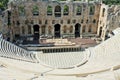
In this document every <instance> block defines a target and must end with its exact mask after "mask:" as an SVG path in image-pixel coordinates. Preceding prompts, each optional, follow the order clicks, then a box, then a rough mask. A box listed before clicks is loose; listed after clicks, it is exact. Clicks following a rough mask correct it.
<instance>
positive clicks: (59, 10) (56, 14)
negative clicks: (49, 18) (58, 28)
mask: <svg viewBox="0 0 120 80" xmlns="http://www.w3.org/2000/svg"><path fill="white" fill-rule="evenodd" d="M55 17H61V7H60V6H56V7H55Z"/></svg>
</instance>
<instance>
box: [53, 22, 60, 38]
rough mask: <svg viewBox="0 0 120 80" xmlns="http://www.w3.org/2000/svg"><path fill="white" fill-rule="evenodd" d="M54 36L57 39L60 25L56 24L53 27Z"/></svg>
mask: <svg viewBox="0 0 120 80" xmlns="http://www.w3.org/2000/svg"><path fill="white" fill-rule="evenodd" d="M54 36H55V37H56V38H59V37H60V24H56V25H55V26H54Z"/></svg>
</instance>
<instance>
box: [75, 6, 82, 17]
mask: <svg viewBox="0 0 120 80" xmlns="http://www.w3.org/2000/svg"><path fill="white" fill-rule="evenodd" d="M81 13H82V6H77V9H76V15H81Z"/></svg>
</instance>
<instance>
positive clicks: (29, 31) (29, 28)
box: [28, 25, 31, 34]
mask: <svg viewBox="0 0 120 80" xmlns="http://www.w3.org/2000/svg"><path fill="white" fill-rule="evenodd" d="M28 34H31V26H30V25H28Z"/></svg>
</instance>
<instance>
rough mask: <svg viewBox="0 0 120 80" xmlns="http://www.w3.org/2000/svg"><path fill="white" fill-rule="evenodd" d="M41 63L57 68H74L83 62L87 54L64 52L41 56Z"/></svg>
mask: <svg viewBox="0 0 120 80" xmlns="http://www.w3.org/2000/svg"><path fill="white" fill-rule="evenodd" d="M38 57H39V59H40V61H43V62H44V63H46V64H48V65H51V66H52V67H55V68H73V67H74V66H75V65H80V64H79V63H80V62H82V61H83V59H84V57H86V54H85V53H83V52H79V53H78V52H63V53H48V54H47V53H45V54H39V56H38Z"/></svg>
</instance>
